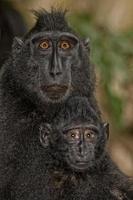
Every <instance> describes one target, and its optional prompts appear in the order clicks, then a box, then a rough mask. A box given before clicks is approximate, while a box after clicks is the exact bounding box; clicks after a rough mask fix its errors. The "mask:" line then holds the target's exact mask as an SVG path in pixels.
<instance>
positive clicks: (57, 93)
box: [41, 84, 68, 99]
mask: <svg viewBox="0 0 133 200" xmlns="http://www.w3.org/2000/svg"><path fill="white" fill-rule="evenodd" d="M67 89H68V86H66V85H58V84H54V85H45V86H42V87H41V90H42V91H43V92H44V93H47V95H48V96H49V98H51V99H58V98H60V97H62V96H63V95H64V94H65V93H66V91H67Z"/></svg>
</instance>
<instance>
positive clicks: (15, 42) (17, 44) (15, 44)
mask: <svg viewBox="0 0 133 200" xmlns="http://www.w3.org/2000/svg"><path fill="white" fill-rule="evenodd" d="M22 46H23V41H22V40H21V39H20V38H19V37H15V38H14V39H13V47H14V48H21V47H22Z"/></svg>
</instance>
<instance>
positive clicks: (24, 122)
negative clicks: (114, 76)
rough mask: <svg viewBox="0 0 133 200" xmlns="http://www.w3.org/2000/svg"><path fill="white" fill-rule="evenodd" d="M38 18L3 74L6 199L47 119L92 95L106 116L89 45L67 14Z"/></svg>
mask: <svg viewBox="0 0 133 200" xmlns="http://www.w3.org/2000/svg"><path fill="white" fill-rule="evenodd" d="M36 15H37V18H38V19H37V22H36V24H35V26H34V27H33V29H32V30H31V31H30V32H29V33H28V34H27V35H26V36H25V37H24V38H22V39H18V38H15V39H14V43H13V47H12V53H11V56H10V57H9V59H8V60H7V62H6V63H5V65H4V66H3V67H2V71H1V74H0V198H1V199H2V200H4V199H9V197H8V191H10V185H11V184H12V178H13V177H15V175H16V173H18V172H17V169H18V168H17V165H18V163H19V160H18V158H19V157H20V158H21V156H22V155H23V151H24V152H25V151H27V153H28V148H30V139H29V136H31V135H32V132H33V129H35V130H36V129H37V126H38V125H39V123H41V121H43V122H50V121H51V119H52V117H53V116H54V113H55V112H56V111H58V108H59V107H60V105H61V104H62V102H63V101H65V100H66V99H67V98H68V97H70V96H76V95H79V96H86V97H87V98H88V99H89V102H90V104H91V106H92V107H93V108H94V109H95V110H96V112H97V113H98V115H99V116H100V112H99V109H98V106H97V103H96V99H95V97H94V90H95V73H94V69H93V68H92V66H91V65H90V63H89V58H88V42H86V41H84V40H82V39H81V38H80V37H78V36H77V35H76V34H75V33H74V32H73V30H72V29H71V28H70V27H69V26H68V24H67V22H66V20H65V12H62V11H56V10H51V12H50V13H49V12H46V11H41V12H40V13H38V14H37V13H36ZM27 138H28V139H27ZM27 140H28V141H27ZM27 143H28V145H29V146H27ZM22 144H23V145H22ZM24 145H25V146H26V147H25V148H24V147H23V146H24ZM35 145H36V144H35ZM22 161H23V159H21V162H22Z"/></svg>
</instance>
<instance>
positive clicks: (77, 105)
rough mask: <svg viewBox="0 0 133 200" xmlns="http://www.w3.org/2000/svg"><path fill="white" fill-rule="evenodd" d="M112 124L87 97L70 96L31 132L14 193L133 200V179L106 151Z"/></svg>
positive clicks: (48, 198)
mask: <svg viewBox="0 0 133 200" xmlns="http://www.w3.org/2000/svg"><path fill="white" fill-rule="evenodd" d="M108 129H109V128H108V124H107V123H103V122H102V121H101V119H100V118H99V117H98V115H97V113H96V112H95V110H94V109H93V108H92V107H91V106H90V104H89V103H88V100H87V99H86V98H83V97H80V98H79V97H75V98H72V99H70V100H69V101H68V102H67V103H65V104H64V106H63V107H62V109H61V110H60V112H59V113H58V114H57V116H56V117H55V119H53V120H52V121H51V124H41V126H40V134H39V135H37V134H36V133H35V134H34V135H33V134H32V135H31V136H28V137H29V139H28V140H27V141H28V142H27V147H28V151H27V150H26V151H25V155H24V154H23V161H20V163H19V164H20V165H19V173H18V175H17V176H16V177H14V181H13V182H12V187H11V191H12V192H11V195H12V196H11V199H14V200H36V199H37V200H43V199H45V200H132V199H133V188H132V187H133V182H132V183H131V182H130V180H129V179H128V178H127V177H126V176H125V175H124V174H123V173H122V172H120V170H119V169H118V168H117V167H116V166H115V164H114V163H113V162H112V160H111V159H110V157H109V155H108V153H107V152H106V148H105V146H106V141H107V139H108V134H109V133H108V132H109V130H108ZM23 145H24V144H23ZM24 148H25V147H24Z"/></svg>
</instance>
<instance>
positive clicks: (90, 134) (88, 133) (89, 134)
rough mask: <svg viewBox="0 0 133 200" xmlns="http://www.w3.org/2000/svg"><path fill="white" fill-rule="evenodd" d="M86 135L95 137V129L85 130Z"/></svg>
mask: <svg viewBox="0 0 133 200" xmlns="http://www.w3.org/2000/svg"><path fill="white" fill-rule="evenodd" d="M85 136H86V137H87V138H90V139H91V138H94V137H95V132H94V131H92V130H85Z"/></svg>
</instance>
